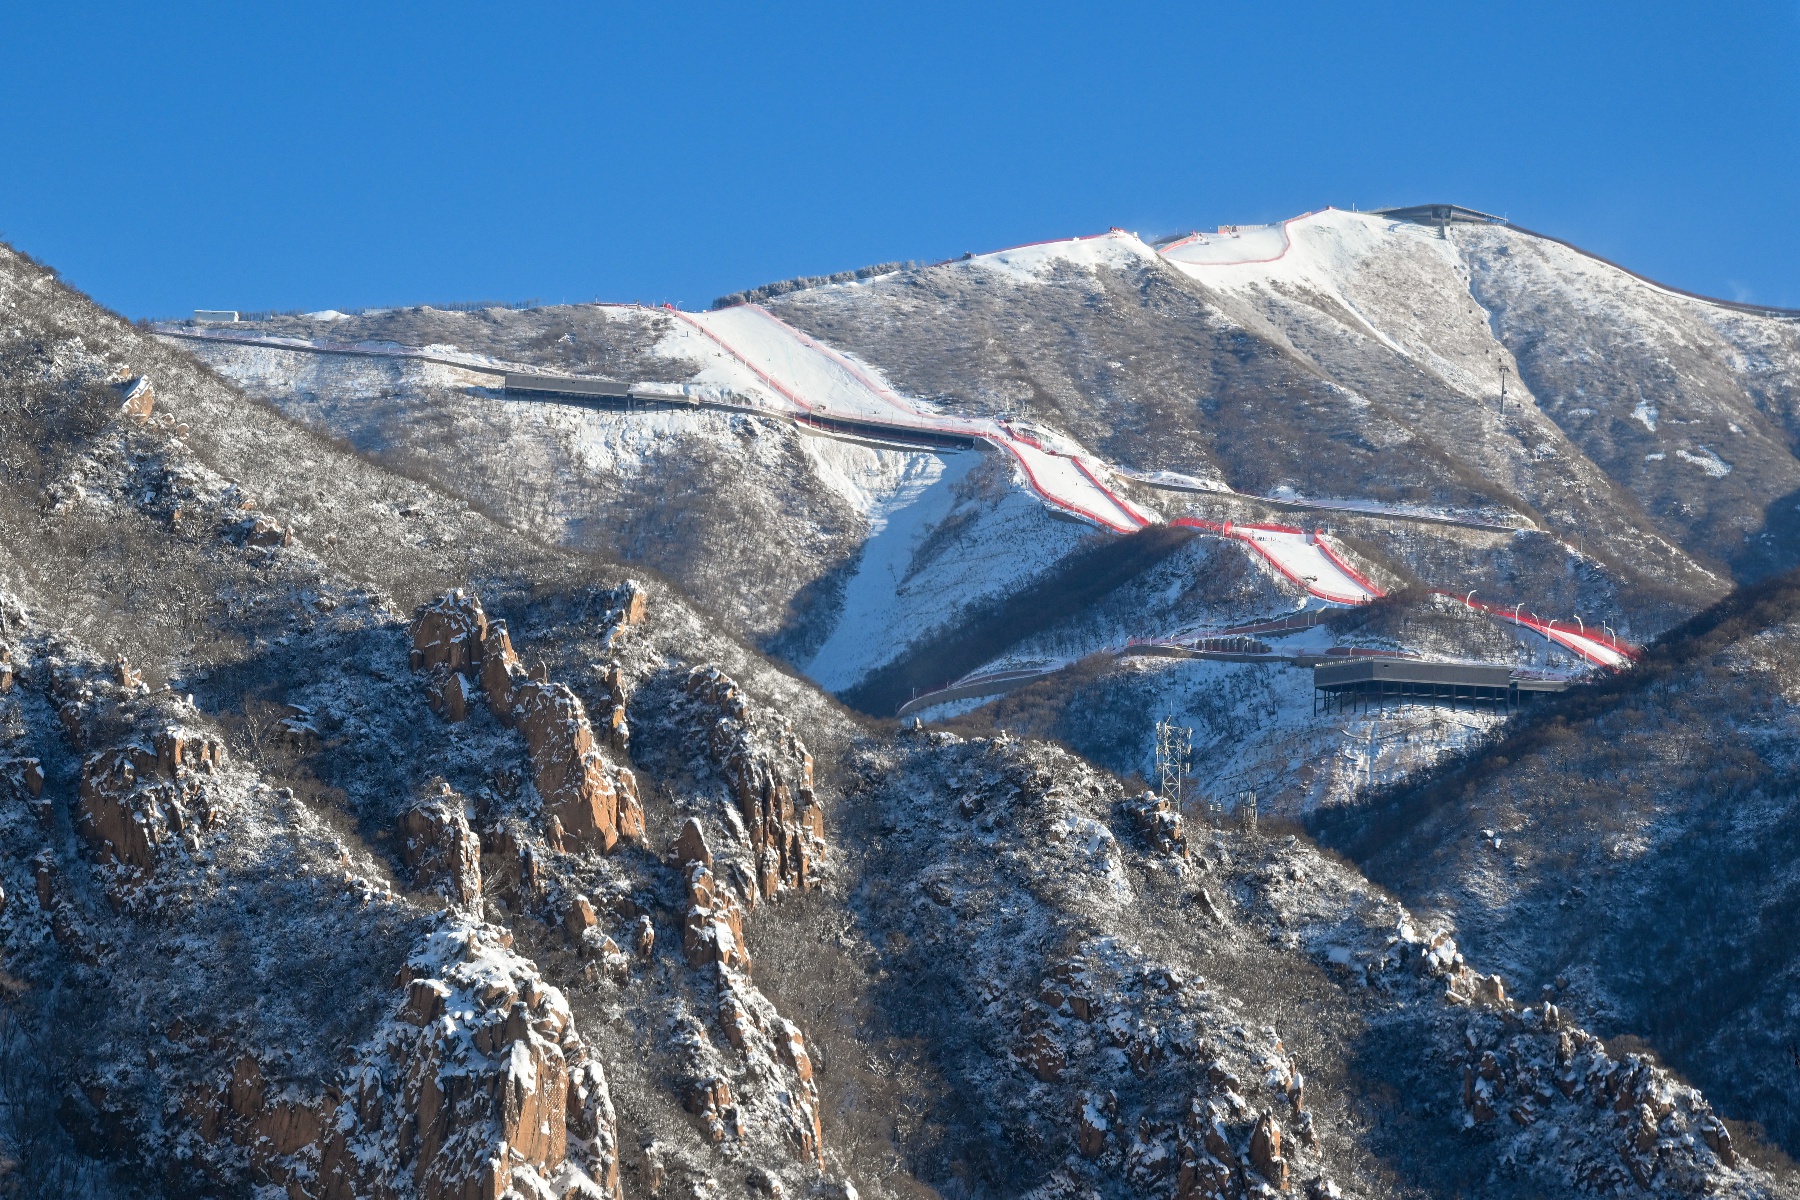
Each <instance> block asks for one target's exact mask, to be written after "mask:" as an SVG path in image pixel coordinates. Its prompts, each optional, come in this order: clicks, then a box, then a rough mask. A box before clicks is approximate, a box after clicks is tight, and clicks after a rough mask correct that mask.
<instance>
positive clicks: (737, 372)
mask: <svg viewBox="0 0 1800 1200" xmlns="http://www.w3.org/2000/svg"><path fill="white" fill-rule="evenodd" d="M1296 219H1300V218H1296ZM1277 230H1278V231H1279V236H1280V241H1279V242H1278V243H1273V244H1270V245H1268V246H1267V247H1262V246H1261V244H1260V243H1257V244H1256V245H1255V246H1254V247H1253V248H1250V250H1251V253H1255V252H1257V251H1258V250H1259V249H1268V250H1273V251H1275V253H1274V254H1273V256H1272V258H1269V259H1251V260H1244V259H1237V260H1236V261H1238V262H1243V261H1272V259H1273V258H1280V257H1281V256H1282V255H1284V254H1286V252H1287V249H1288V247H1289V245H1291V239H1290V238H1289V237H1288V234H1287V231H1286V228H1285V223H1284V225H1283V226H1279V227H1270V228H1269V229H1268V230H1266V231H1265V230H1259V231H1258V232H1266V233H1274V232H1276V231H1277ZM1096 236H1097V237H1099V238H1111V237H1131V235H1129V234H1125V233H1123V232H1122V231H1118V230H1113V231H1109V232H1108V233H1106V234H1101V235H1096ZM1199 236H1200V235H1194V236H1193V237H1191V238H1189V239H1183V240H1182V241H1179V242H1176V243H1173V244H1171V245H1169V246H1167V247H1164V248H1163V249H1162V250H1161V251H1159V252H1158V253H1160V254H1162V255H1164V256H1166V257H1168V258H1169V260H1170V261H1171V262H1172V263H1173V265H1175V266H1177V267H1178V268H1182V269H1186V268H1188V267H1189V266H1193V265H1199V264H1198V263H1195V264H1189V263H1186V262H1182V261H1177V260H1178V259H1179V258H1180V257H1182V256H1181V251H1183V250H1186V249H1188V248H1189V247H1190V246H1192V245H1193V244H1194V238H1197V237H1199ZM1068 240H1069V241H1070V242H1080V241H1091V240H1095V239H1094V238H1076V239H1068ZM1134 240H1135V239H1134ZM1171 252H1175V253H1173V254H1171ZM1215 253H1216V251H1215ZM1208 257H1209V258H1211V256H1208ZM1211 261H1212V262H1214V263H1218V262H1223V261H1224V260H1222V259H1216V258H1213V259H1211ZM1209 265H1210V264H1209ZM666 311H667V313H668V314H669V315H670V316H671V317H672V318H673V319H674V320H675V321H676V322H677V325H676V329H677V331H678V333H679V334H681V335H685V337H686V338H689V339H692V342H693V344H692V345H689V346H686V347H683V348H684V349H686V350H687V351H689V352H690V354H692V356H693V357H694V358H696V359H698V360H699V361H701V362H703V363H704V364H705V366H704V368H703V370H702V371H701V372H700V373H699V375H698V376H697V379H699V380H702V381H710V382H714V383H716V384H718V385H722V387H714V388H707V389H697V388H693V387H682V386H670V385H640V386H637V387H633V388H632V389H631V394H632V396H634V397H637V398H641V399H646V400H657V399H664V400H669V399H674V400H681V401H686V402H688V403H694V402H695V401H696V399H699V396H698V395H697V393H700V392H702V391H704V392H705V393H706V395H705V398H704V401H703V402H704V403H706V404H707V406H709V407H725V408H731V409H735V410H739V411H744V410H748V411H755V412H758V413H762V414H765V415H773V416H780V417H784V418H787V419H790V420H793V421H796V422H798V423H801V424H806V425H822V426H825V427H827V428H830V427H833V426H836V427H839V428H847V429H853V430H859V431H867V432H869V433H870V434H872V435H874V436H885V437H888V438H892V439H894V440H896V441H900V442H906V441H925V442H928V443H930V444H934V445H942V444H944V443H945V442H946V441H947V440H951V441H961V442H964V443H969V442H981V443H986V444H987V445H989V446H991V447H993V448H994V449H996V450H998V451H1000V452H1002V453H1004V454H1006V455H1008V456H1010V457H1011V458H1012V460H1013V461H1014V462H1015V463H1016V464H1017V465H1018V467H1019V470H1020V473H1021V475H1022V476H1023V477H1024V479H1025V481H1026V483H1027V485H1028V486H1029V487H1030V488H1031V490H1032V491H1033V492H1034V493H1036V495H1037V496H1038V497H1039V498H1040V499H1041V500H1042V501H1043V502H1044V503H1045V504H1046V505H1048V506H1049V507H1051V508H1052V509H1055V510H1057V511H1060V512H1064V513H1067V514H1069V515H1071V516H1073V517H1076V518H1078V519H1080V520H1084V521H1087V522H1089V523H1091V524H1094V525H1096V526H1098V527H1100V528H1101V529H1104V530H1107V531H1109V532H1112V533H1117V534H1129V533H1134V532H1136V531H1138V530H1140V529H1144V528H1146V527H1148V526H1150V525H1152V524H1156V523H1158V521H1157V518H1156V516H1155V515H1154V514H1150V513H1146V512H1144V511H1143V510H1142V509H1140V508H1139V507H1138V506H1136V505H1134V504H1133V503H1131V501H1130V500H1128V499H1126V498H1125V497H1123V496H1121V495H1119V494H1118V493H1117V492H1116V491H1114V490H1113V488H1112V487H1111V486H1110V485H1109V482H1108V481H1109V480H1110V479H1111V478H1112V477H1113V476H1114V475H1115V471H1114V470H1113V469H1112V468H1111V467H1109V466H1108V465H1106V464H1104V463H1102V462H1100V461H1099V460H1097V459H1095V458H1093V457H1092V456H1091V455H1088V454H1087V453H1086V452H1085V451H1084V450H1083V449H1082V448H1081V447H1080V446H1078V445H1076V444H1075V443H1073V442H1072V441H1070V440H1069V439H1067V438H1065V437H1063V436H1061V435H1059V434H1056V433H1054V432H1052V431H1049V430H1045V429H1042V428H1039V427H1036V426H1033V425H1031V424H1029V423H1027V422H1024V421H1020V420H1015V419H1009V418H1005V417H1001V418H992V417H973V418H971V417H963V416H956V415H950V414H943V413H939V412H935V411H932V410H930V409H928V408H926V407H924V406H921V405H919V404H916V403H913V402H910V401H908V400H906V399H905V398H903V397H901V396H899V395H898V394H896V393H895V392H894V391H893V390H892V389H890V388H888V387H887V386H886V385H884V384H882V383H881V382H880V381H879V380H877V379H876V378H874V377H873V375H871V374H870V373H869V372H868V371H865V370H864V369H863V368H861V367H860V366H858V365H857V364H856V363H854V362H852V361H851V360H850V359H849V358H847V357H846V356H844V355H843V354H841V353H839V352H838V351H836V350H834V349H832V348H831V347H830V346H827V345H825V344H823V343H821V342H819V341H818V340H816V339H814V338H812V337H809V336H807V335H806V334H805V333H803V332H801V331H800V330H797V329H795V328H793V327H792V326H790V325H788V324H786V323H785V322H783V321H781V320H780V319H779V318H777V317H775V316H774V315H773V314H771V313H769V312H768V311H767V310H765V309H763V308H761V307H760V306H758V305H755V304H743V305H737V306H735V307H732V308H728V309H723V310H718V311H712V312H697V313H690V312H683V311H681V310H679V309H676V308H674V307H673V306H667V307H666ZM158 332H159V333H162V334H164V335H167V336H176V337H183V338H192V339H199V340H215V341H229V342H235V343H244V344H251V345H265V346H269V347H270V348H275V349H284V350H295V351H310V352H316V353H331V354H350V355H362V356H377V357H380V356H387V357H399V358H410V359H416V360H419V361H426V362H433V363H439V364H442V365H446V366H453V367H457V368H461V369H465V370H471V371H476V372H480V373H489V374H492V373H512V374H540V372H538V371H536V370H535V369H534V368H532V367H530V366H526V365H522V364H507V363H500V362H498V361H497V360H494V359H490V358H487V357H486V356H482V355H476V354H468V353H456V352H445V351H444V350H442V349H440V348H438V347H432V348H431V349H430V350H429V351H426V350H420V349H417V348H413V347H406V346H399V345H396V344H392V343H344V344H339V343H332V342H320V341H308V340H303V339H298V338H275V337H258V336H255V335H244V334H238V333H235V332H227V331H224V330H204V331H201V330H194V329H192V328H183V327H175V326H161V327H159V328H158ZM709 377H710V380H709ZM1355 509H1356V511H1357V512H1358V513H1359V514H1361V515H1365V516H1371V517H1377V518H1380V517H1393V518H1395V519H1402V520H1411V519H1415V517H1416V516H1417V514H1413V513H1410V512H1399V511H1396V512H1391V513H1390V512H1385V511H1383V510H1382V509H1381V507H1380V506H1376V505H1367V506H1365V505H1357V506H1355ZM1458 523H1460V522H1458ZM1471 523H1477V522H1471ZM1169 524H1171V525H1175V526H1184V527H1188V528H1193V529H1201V530H1205V531H1207V532H1208V533H1211V534H1214V535H1216V536H1221V537H1227V538H1232V539H1234V540H1236V541H1239V542H1241V543H1243V544H1244V545H1245V546H1246V547H1248V548H1249V549H1250V550H1252V551H1254V552H1255V553H1257V554H1259V555H1261V556H1262V557H1263V558H1264V559H1265V560H1266V561H1267V562H1268V563H1269V564H1270V565H1271V566H1273V567H1274V568H1275V569H1276V570H1277V571H1279V572H1280V573H1281V574H1282V575H1284V576H1285V577H1287V578H1288V579H1289V580H1290V581H1292V582H1293V583H1295V584H1296V585H1297V586H1299V587H1300V588H1302V589H1303V590H1304V591H1305V592H1306V593H1307V594H1308V595H1310V596H1312V597H1314V598H1316V599H1318V600H1320V601H1323V602H1325V603H1327V604H1332V605H1343V606H1356V605H1362V604H1368V603H1370V602H1372V601H1374V600H1376V599H1379V598H1380V597H1381V596H1382V595H1383V593H1382V590H1381V589H1380V588H1379V587H1378V586H1376V585H1375V584H1374V583H1373V582H1372V581H1370V580H1369V579H1368V578H1367V577H1366V576H1365V575H1364V574H1363V573H1362V572H1360V571H1359V570H1357V569H1356V568H1355V567H1354V566H1352V565H1351V564H1350V563H1349V562H1348V561H1347V560H1346V559H1345V558H1344V557H1343V556H1342V555H1341V554H1339V553H1338V552H1337V551H1336V550H1334V549H1333V548H1332V546H1331V545H1330V544H1329V542H1327V540H1326V538H1325V534H1324V531H1323V530H1321V529H1314V530H1312V531H1310V532H1309V531H1307V530H1304V529H1301V528H1299V527H1296V526H1291V525H1277V524H1249V525H1240V524H1235V523H1232V522H1225V523H1215V522H1210V521H1204V520H1200V519H1197V518H1193V517H1178V518H1175V519H1174V520H1173V521H1171V522H1169ZM1479 524H1482V525H1484V526H1485V525H1486V524H1488V523H1486V522H1479ZM1440 594H1444V595H1452V596H1455V595H1458V594H1457V593H1453V592H1443V593H1440ZM1459 598H1461V599H1463V601H1464V603H1465V604H1467V605H1468V606H1469V607H1470V608H1471V609H1473V610H1475V611H1478V612H1482V613H1485V614H1487V615H1489V616H1491V617H1493V618H1494V619H1496V620H1499V621H1503V622H1505V623H1508V624H1512V625H1514V626H1516V627H1518V628H1522V629H1527V630H1530V631H1531V632H1533V633H1535V634H1537V635H1539V636H1541V637H1543V638H1545V639H1546V640H1547V641H1549V642H1552V643H1554V644H1556V645H1558V646H1560V647H1562V648H1564V649H1566V650H1568V651H1570V652H1572V653H1574V654H1575V655H1577V656H1579V657H1580V658H1582V659H1583V660H1585V661H1587V662H1589V663H1591V664H1594V665H1596V666H1602V667H1606V668H1609V669H1613V670H1618V669H1623V668H1625V667H1627V666H1629V665H1630V663H1631V661H1632V659H1633V658H1634V657H1635V656H1636V654H1637V651H1636V650H1635V649H1634V648H1633V647H1632V646H1630V645H1628V644H1626V643H1625V642H1623V641H1621V640H1619V639H1618V638H1615V637H1613V636H1611V635H1610V634H1607V633H1603V632H1596V631H1593V630H1590V629H1588V628H1586V626H1585V625H1583V624H1581V623H1580V622H1579V621H1578V622H1577V624H1576V626H1575V627H1570V626H1567V625H1565V624H1563V623H1561V622H1558V621H1545V620H1542V619H1540V618H1538V617H1537V616H1536V615H1535V614H1528V613H1527V611H1526V609H1525V608H1524V606H1523V605H1520V606H1515V607H1512V608H1502V607H1496V606H1493V605H1489V604H1485V603H1483V602H1481V601H1478V600H1476V599H1474V598H1473V596H1472V595H1470V596H1467V597H1459ZM1240 632H1242V631H1241V630H1224V631H1217V630H1215V631H1208V632H1206V633H1205V634H1202V635H1194V636H1190V637H1187V638H1185V639H1162V640H1152V641H1136V642H1134V643H1133V647H1134V648H1142V647H1147V646H1148V647H1154V646H1158V645H1163V646H1167V647H1169V648H1170V649H1173V650H1176V651H1179V650H1181V649H1184V648H1186V649H1192V648H1193V647H1192V646H1189V645H1188V643H1193V642H1196V641H1197V640H1199V639H1201V638H1215V639H1216V638H1218V637H1220V636H1222V635H1223V636H1229V635H1231V634H1235V633H1240ZM1054 669H1055V667H1054V666H1050V667H1046V668H1044V669H1043V670H1039V671H1032V672H1030V673H1029V674H1028V675H1021V673H1020V672H1016V671H1014V672H1004V673H1001V674H1005V675H1007V676H1008V678H1007V679H1006V680H1005V681H1004V684H1002V686H1017V685H1018V684H1019V683H1021V682H1024V681H1025V680H1026V679H1027V678H1035V677H1037V676H1038V675H1041V674H1043V673H1045V672H1047V671H1049V670H1054ZM1015 677H1017V678H1015ZM1001 682H1002V681H1000V680H999V679H998V678H997V675H996V678H995V679H992V680H990V679H988V677H987V676H980V677H976V676H966V677H964V678H962V679H959V680H956V681H953V682H952V683H950V684H948V685H946V687H945V688H944V689H943V691H942V692H940V693H936V694H935V696H941V698H942V699H943V700H949V699H952V698H955V696H953V695H952V694H951V693H958V694H981V693H980V692H979V691H971V690H970V689H971V688H972V687H973V688H980V687H982V686H985V685H990V684H1000V683H1001ZM932 702H935V701H934V696H933V695H921V696H919V697H917V698H916V699H915V700H913V701H912V702H911V703H909V704H908V705H906V708H907V709H908V710H912V711H916V710H917V709H919V708H922V707H926V706H928V705H929V704H930V703H932Z"/></svg>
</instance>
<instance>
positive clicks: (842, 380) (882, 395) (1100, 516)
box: [668, 304, 1154, 533]
mask: <svg viewBox="0 0 1800 1200" xmlns="http://www.w3.org/2000/svg"><path fill="white" fill-rule="evenodd" d="M668 311H669V312H670V313H671V314H672V315H673V316H674V317H675V318H676V320H677V321H679V322H680V323H681V324H682V325H683V326H685V327H686V328H688V329H690V330H692V331H694V333H696V334H698V335H699V336H700V337H702V338H704V339H705V340H706V342H707V343H709V344H710V345H709V349H711V350H712V351H713V352H714V353H713V357H714V358H715V359H716V358H717V357H718V356H719V355H723V356H724V358H725V359H726V360H728V363H729V364H730V365H729V366H727V365H726V364H720V365H719V366H716V367H711V368H709V371H708V372H707V374H713V373H714V372H717V375H718V378H717V382H721V383H732V384H735V385H736V386H738V387H740V388H745V389H748V390H751V391H755V392H760V393H762V394H763V395H764V396H765V397H767V398H768V399H769V400H770V401H771V402H772V405H773V406H774V407H775V408H777V409H781V408H784V407H785V408H786V409H787V410H788V411H789V415H792V416H796V417H819V418H825V419H828V420H835V421H845V422H853V423H856V424H867V425H878V426H880V427H882V428H884V429H889V430H893V431H895V432H896V433H907V432H912V433H923V434H933V435H940V436H951V437H973V438H979V439H980V440H982V441H985V442H987V443H989V444H990V445H992V446H994V447H996V448H997V449H999V450H1002V451H1004V452H1006V453H1007V454H1009V455H1011V457H1012V459H1013V461H1014V462H1015V463H1017V464H1018V466H1019V469H1020V471H1021V473H1022V474H1023V475H1024V477H1025V480H1026V482H1027V483H1028V485H1029V486H1030V487H1031V490H1032V491H1033V492H1035V493H1037V495H1038V496H1039V497H1040V498H1041V499H1042V500H1043V501H1044V502H1045V503H1046V504H1048V505H1050V506H1051V507H1052V508H1055V509H1058V510H1060V511H1062V512H1066V513H1069V514H1071V515H1073V516H1076V517H1079V518H1081V519H1083V520H1086V521H1091V522H1093V523H1094V524H1096V525H1099V526H1100V527H1102V528H1104V529H1108V530H1111V531H1112V532H1114V533H1135V532H1136V531H1137V530H1139V529H1142V528H1144V527H1145V526H1146V525H1149V524H1152V523H1153V521H1154V518H1153V517H1152V516H1151V515H1149V514H1146V513H1145V512H1144V511H1143V510H1141V509H1139V508H1137V507H1136V506H1135V505H1133V504H1132V503H1131V502H1130V501H1129V500H1126V499H1125V498H1123V497H1122V496H1119V495H1118V494H1117V493H1115V492H1114V491H1113V490H1112V488H1110V487H1109V486H1107V484H1106V483H1105V482H1104V478H1103V476H1104V475H1105V474H1107V473H1108V472H1107V469H1106V467H1105V466H1104V465H1102V464H1100V463H1098V462H1095V461H1093V460H1091V459H1089V458H1087V456H1086V455H1084V454H1082V453H1081V452H1080V451H1079V450H1064V449H1054V448H1051V447H1049V446H1046V445H1045V444H1044V443H1043V440H1042V439H1040V438H1037V437H1033V436H1032V435H1031V434H1029V433H1026V432H1023V431H1021V430H1017V429H1014V428H1013V427H1012V426H1011V425H1009V424H1007V423H1005V422H1002V421H996V420H992V419H990V418H964V417H952V416H944V415H942V414H939V413H934V412H929V411H927V410H925V409H924V408H922V407H921V406H919V405H916V404H913V403H911V402H909V401H907V400H905V399H903V398H902V397H901V396H900V395H899V394H898V393H896V392H895V391H894V390H893V389H892V388H890V387H888V386H887V385H886V384H885V383H883V382H882V381H881V379H880V377H879V375H878V374H877V372H876V371H875V370H874V369H873V368H870V367H864V366H862V365H859V364H857V363H855V362H853V361H851V360H850V359H849V358H848V357H846V356H845V355H843V354H840V353H839V352H838V351H836V350H833V349H831V348H830V347H829V346H826V345H823V344H822V343H820V342H818V341H817V340H815V339H813V338H810V337H808V336H807V335H806V334H804V333H801V332H800V331H799V330H797V329H795V328H793V327H792V326H791V325H788V324H787V323H786V322H784V321H782V320H780V319H779V318H777V317H775V316H774V315H772V314H771V313H769V312H768V311H766V310H765V309H763V308H761V307H759V306H757V305H754V304H740V305H737V306H736V307H734V308H727V309H720V310H717V311H714V312H704V313H689V312H682V311H681V310H680V309H676V308H670V309H669V310H668ZM733 367H735V371H734V370H733V369H732V368H733ZM703 378H705V376H704V375H703Z"/></svg>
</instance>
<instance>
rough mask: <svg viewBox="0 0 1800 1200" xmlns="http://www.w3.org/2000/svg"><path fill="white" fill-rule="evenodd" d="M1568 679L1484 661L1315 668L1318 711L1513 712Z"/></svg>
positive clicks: (1370, 662) (1385, 661)
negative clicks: (1428, 707)
mask: <svg viewBox="0 0 1800 1200" xmlns="http://www.w3.org/2000/svg"><path fill="white" fill-rule="evenodd" d="M1568 686H1569V681H1568V680H1567V679H1558V678H1554V677H1543V676H1530V675H1524V674H1521V673H1519V672H1516V671H1514V670H1513V668H1511V667H1501V666H1488V665H1486V664H1483V663H1446V662H1421V661H1420V660H1418V659H1410V658H1354V659H1349V660H1347V661H1343V662H1332V663H1320V664H1318V665H1317V666H1315V667H1314V668H1313V711H1314V712H1315V713H1317V712H1337V711H1342V710H1344V709H1347V708H1360V709H1366V708H1368V707H1371V706H1373V707H1376V708H1380V707H1382V706H1384V705H1387V704H1440V705H1447V706H1449V707H1451V708H1460V707H1462V706H1463V705H1465V704H1466V705H1468V706H1469V707H1471V708H1501V709H1506V710H1508V711H1510V710H1512V709H1516V708H1520V707H1522V706H1524V705H1526V704H1530V703H1531V702H1533V701H1534V700H1537V699H1539V698H1540V697H1543V696H1546V695H1551V694H1554V693H1556V692H1561V691H1565V690H1567V689H1568Z"/></svg>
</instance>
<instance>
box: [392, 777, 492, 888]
mask: <svg viewBox="0 0 1800 1200" xmlns="http://www.w3.org/2000/svg"><path fill="white" fill-rule="evenodd" d="M400 836H401V838H402V841H401V843H400V858H401V861H403V862H404V863H406V865H407V866H409V867H411V868H412V870H413V877H414V879H416V880H417V881H418V884H419V886H421V887H438V888H442V889H443V891H444V893H445V895H446V896H447V897H448V898H449V899H450V900H451V901H452V902H453V903H456V904H460V905H464V906H474V907H475V909H476V915H477V916H479V915H480V901H481V839H480V838H479V837H477V836H476V835H475V831H474V830H472V829H470V828H469V818H468V817H467V816H466V815H465V814H464V812H463V799H462V797H461V796H458V795H456V794H455V793H454V792H452V791H451V790H450V785H449V784H445V785H443V790H442V792H441V793H440V794H439V795H437V796H433V797H430V798H428V799H426V800H423V801H421V802H420V803H418V804H415V805H413V806H412V807H410V808H408V809H407V810H406V811H404V812H402V813H401V814H400Z"/></svg>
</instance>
